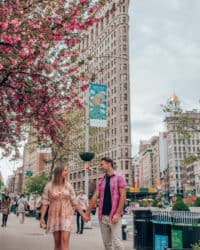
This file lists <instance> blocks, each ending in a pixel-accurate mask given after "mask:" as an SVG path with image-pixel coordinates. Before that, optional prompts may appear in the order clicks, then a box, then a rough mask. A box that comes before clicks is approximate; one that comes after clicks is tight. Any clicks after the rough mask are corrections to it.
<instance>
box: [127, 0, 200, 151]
mask: <svg viewBox="0 0 200 250" xmlns="http://www.w3.org/2000/svg"><path fill="white" fill-rule="evenodd" d="M199 13H200V1H199V0H130V60H131V62H130V67H131V69H130V72H131V108H132V112H131V124H132V144H133V150H132V151H133V155H135V154H136V153H137V150H138V144H139V141H140V140H141V139H142V140H147V139H150V137H151V136H153V135H158V133H159V131H162V130H163V129H164V125H163V118H164V114H163V112H162V109H161V106H160V105H161V104H165V103H166V101H167V99H168V98H169V97H170V96H172V94H173V93H174V92H175V93H176V94H177V95H178V96H179V99H180V101H181V106H182V108H184V109H188V110H190V109H193V108H198V109H199V107H200V105H199V99H200V32H199V23H200V15H199Z"/></svg>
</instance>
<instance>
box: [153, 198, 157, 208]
mask: <svg viewBox="0 0 200 250" xmlns="http://www.w3.org/2000/svg"><path fill="white" fill-rule="evenodd" d="M152 207H158V200H157V199H154V200H153V203H152Z"/></svg>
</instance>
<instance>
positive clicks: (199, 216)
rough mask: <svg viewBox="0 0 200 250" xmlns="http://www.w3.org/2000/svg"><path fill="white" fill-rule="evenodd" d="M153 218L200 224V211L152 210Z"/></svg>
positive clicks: (170, 221) (163, 220) (171, 221)
mask: <svg viewBox="0 0 200 250" xmlns="http://www.w3.org/2000/svg"><path fill="white" fill-rule="evenodd" d="M152 219H153V220H155V221H162V222H169V223H180V224H200V213H195V212H188V211H152Z"/></svg>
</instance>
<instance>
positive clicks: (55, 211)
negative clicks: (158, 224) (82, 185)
mask: <svg viewBox="0 0 200 250" xmlns="http://www.w3.org/2000/svg"><path fill="white" fill-rule="evenodd" d="M99 167H100V170H101V171H102V172H104V175H103V177H102V178H101V180H100V181H99V183H98V185H97V189H96V191H95V193H94V195H93V197H92V199H91V202H90V204H89V207H88V209H87V211H86V213H84V212H83V211H82V208H81V206H80V205H79V204H78V201H77V198H76V196H75V192H74V189H73V187H72V185H71V184H70V183H69V182H66V177H67V175H68V169H67V167H66V166H59V167H56V168H55V170H54V176H53V179H52V181H50V182H49V183H47V185H46V186H45V188H44V192H43V195H42V211H41V219H40V227H41V228H45V229H46V231H47V233H53V237H54V250H69V240H70V234H71V232H74V231H75V221H74V208H75V209H76V210H77V211H78V213H79V214H80V215H81V216H82V218H83V220H84V221H85V222H88V221H89V220H90V212H91V210H92V207H93V205H94V204H95V203H96V201H97V199H99V209H98V218H99V224H100V229H101V234H102V239H103V243H104V247H105V250H112V249H113V246H114V249H115V250H124V247H123V244H122V242H121V223H120V222H121V216H122V215H123V208H124V204H125V200H126V191H125V188H126V182H125V179H124V177H123V176H122V175H120V174H119V173H117V172H116V171H114V168H113V161H112V159H110V158H108V157H103V158H102V159H101V161H100V166H99ZM47 209H48V221H47V225H46V224H45V220H44V217H45V214H46V211H47Z"/></svg>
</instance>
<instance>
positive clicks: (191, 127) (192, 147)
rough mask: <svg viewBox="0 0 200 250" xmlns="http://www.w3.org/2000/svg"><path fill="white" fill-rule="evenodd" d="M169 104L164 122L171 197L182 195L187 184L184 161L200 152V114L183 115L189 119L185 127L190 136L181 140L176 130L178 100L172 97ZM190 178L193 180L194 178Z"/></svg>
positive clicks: (194, 112)
mask: <svg viewBox="0 0 200 250" xmlns="http://www.w3.org/2000/svg"><path fill="white" fill-rule="evenodd" d="M171 103H172V107H173V108H172V112H171V113H170V114H169V115H168V116H167V117H166V119H165V122H166V126H167V145H168V146H167V147H168V168H169V169H168V174H169V176H168V179H169V192H170V194H171V195H172V194H176V193H180V194H183V192H184V185H186V184H187V183H186V178H185V177H186V169H185V165H184V159H186V158H188V157H190V156H198V152H199V150H200V144H199V141H200V132H199V131H200V113H198V112H197V110H192V111H187V112H185V113H184V114H185V115H186V116H187V117H188V118H189V119H190V123H189V124H188V125H187V127H188V129H187V131H188V133H189V135H190V136H189V137H188V138H183V136H182V135H181V134H180V132H179V128H178V124H179V123H180V116H179V115H178V113H177V111H178V110H179V109H180V101H179V98H178V97H177V96H176V95H173V96H172V98H171ZM192 171H193V170H192ZM190 172H191V171H190ZM191 176H193V173H191ZM191 178H192V179H194V176H193V177H191Z"/></svg>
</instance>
